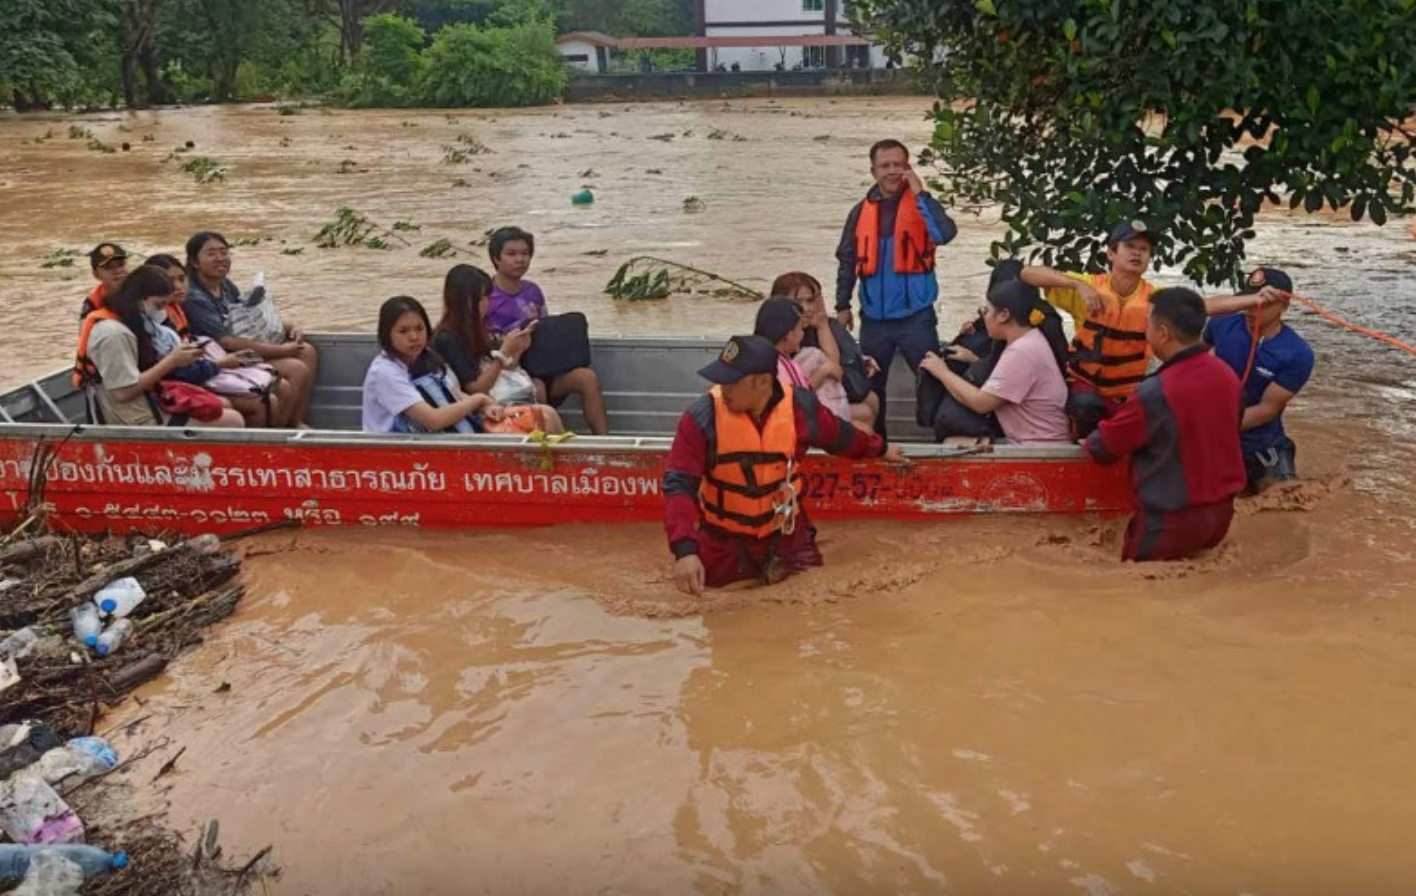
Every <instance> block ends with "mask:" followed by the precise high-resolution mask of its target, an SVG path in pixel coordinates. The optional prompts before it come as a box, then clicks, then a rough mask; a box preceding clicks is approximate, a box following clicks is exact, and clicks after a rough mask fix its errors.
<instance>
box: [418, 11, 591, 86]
mask: <svg viewBox="0 0 1416 896" xmlns="http://www.w3.org/2000/svg"><path fill="white" fill-rule="evenodd" d="M568 80H569V72H568V71H567V69H566V66H565V64H564V62H563V61H562V60H561V56H560V54H559V53H558V52H557V51H556V45H555V27H554V25H552V24H551V22H550V21H547V20H540V19H533V20H529V21H524V22H520V23H517V24H514V25H509V26H506V27H499V28H498V27H486V28H479V27H477V26H475V25H467V24H455V25H448V26H445V27H444V28H443V29H442V30H440V31H439V32H438V33H437V34H436V35H435V36H434V38H433V43H432V46H430V47H429V48H428V49H427V50H426V51H424V53H423V73H422V79H421V82H420V84H419V87H420V89H419V98H420V99H421V100H422V102H423V103H424V104H426V105H429V106H440V107H455V106H539V105H545V104H547V103H550V102H552V101H554V100H555V99H556V98H557V97H559V96H560V95H561V93H562V92H563V91H564V90H565V86H566V83H567V81H568Z"/></svg>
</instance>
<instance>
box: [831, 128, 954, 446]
mask: <svg viewBox="0 0 1416 896" xmlns="http://www.w3.org/2000/svg"><path fill="white" fill-rule="evenodd" d="M870 173H871V175H872V176H873V177H874V178H875V186H873V187H871V188H870V192H869V193H867V194H866V197H865V199H864V200H863V201H862V202H860V203H859V204H858V205H856V207H855V208H853V209H851V213H850V216H849V217H848V218H846V226H845V229H844V230H843V231H842V233H841V243H840V245H839V246H837V247H836V261H837V262H838V267H837V271H836V318H837V319H838V320H839V321H840V322H841V323H842V324H844V325H845V327H846V328H847V329H853V328H854V327H855V315H854V314H853V313H852V312H851V293H852V292H854V291H855V288H856V283H857V282H859V284H860V318H861V323H860V348H861V352H862V353H863V354H865V356H866V357H868V358H874V359H875V361H876V363H877V364H879V365H880V370H879V372H878V373H876V374H875V376H874V377H873V382H872V385H873V387H874V391H875V394H876V395H877V396H879V398H880V413H879V415H878V416H877V417H876V418H875V429H876V431H877V432H880V433H882V434H883V433H884V432H885V386H886V383H887V382H888V381H889V378H890V364H891V363H892V362H893V361H894V360H895V352H896V351H899V352H900V353H901V354H903V355H904V356H905V361H906V362H907V363H908V364H909V365H910V369H911V370H913V371H918V370H919V363H920V362H921V361H923V360H924V356H925V355H926V354H928V353H929V352H937V351H938V350H939V317H938V315H936V314H935V312H934V303H935V302H936V301H938V299H939V281H938V279H937V278H936V277H935V275H934V256H935V251H936V250H937V249H938V248H939V247H940V246H943V245H945V244H946V243H948V242H949V241H950V240H952V239H953V238H954V237H955V235H957V234H958V232H959V228H958V227H957V226H956V225H955V224H954V221H953V220H952V219H951V218H950V217H949V215H948V213H947V212H945V211H944V206H942V205H940V204H939V200H937V199H935V198H934V197H933V196H931V195H930V194H929V192H928V191H927V190H926V189H925V187H924V182H923V181H921V180H920V178H919V175H918V174H916V173H915V172H914V169H913V168H911V167H910V151H909V150H908V149H907V148H906V147H905V145H904V144H903V143H901V142H900V141H898V140H881V141H880V142H879V143H876V144H875V145H874V146H872V147H871V148H870Z"/></svg>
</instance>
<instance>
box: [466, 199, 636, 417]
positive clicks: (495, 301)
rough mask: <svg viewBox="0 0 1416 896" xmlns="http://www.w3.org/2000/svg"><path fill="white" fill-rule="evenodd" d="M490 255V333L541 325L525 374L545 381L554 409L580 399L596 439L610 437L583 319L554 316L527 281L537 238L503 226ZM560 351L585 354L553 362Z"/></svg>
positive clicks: (542, 295)
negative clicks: (570, 360)
mask: <svg viewBox="0 0 1416 896" xmlns="http://www.w3.org/2000/svg"><path fill="white" fill-rule="evenodd" d="M487 251H488V254H490V255H491V259H492V268H493V270H494V271H495V276H494V277H493V278H492V293H491V302H490V305H489V307H488V311H487V328H488V329H489V330H490V331H491V333H492V335H494V336H497V337H502V336H505V335H507V334H508V333H511V332H513V331H515V330H520V329H523V328H525V327H527V326H528V325H529V324H531V323H532V322H533V321H536V322H538V323H537V333H536V335H534V336H533V337H532V345H533V347H534V348H535V349H536V350H537V351H535V352H533V353H532V354H531V355H529V356H528V359H527V360H528V364H527V370H528V371H529V372H530V373H531V374H532V376H535V377H536V378H537V379H539V380H541V381H542V382H543V384H544V385H543V389H542V392H543V394H545V396H546V397H547V399H548V400H549V401H550V403H551V405H553V406H559V405H560V403H561V401H562V400H564V399H565V398H566V397H567V396H570V395H579V396H580V410H581V413H582V414H584V416H585V425H586V426H588V427H590V432H591V433H593V434H594V435H597V436H604V435H609V433H610V419H609V416H608V415H607V414H606V413H605V396H604V393H603V391H602V390H601V389H600V378H599V376H598V375H596V373H595V371H594V370H591V369H590V366H589V358H590V343H589V337H588V336H587V335H586V326H585V316H584V315H582V314H563V315H557V316H555V317H552V316H550V315H549V314H548V313H547V310H546V296H545V293H543V292H541V287H539V286H537V285H536V284H535V283H534V282H532V281H530V280H527V279H526V273H527V271H529V270H530V269H531V259H532V258H533V257H534V256H535V254H536V238H535V237H534V236H532V235H531V234H530V233H527V232H526V231H524V230H522V229H521V228H519V227H503V228H501V229H500V230H497V231H496V232H495V233H493V234H492V237H491V241H490V243H489V244H488V246H487ZM548 349H549V351H548ZM562 352H564V353H565V354H567V355H572V356H575V355H583V357H584V362H583V363H581V364H578V365H573V364H567V363H565V361H564V359H563V358H557V357H555V356H556V355H557V354H561V353H562Z"/></svg>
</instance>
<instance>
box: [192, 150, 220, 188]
mask: <svg viewBox="0 0 1416 896" xmlns="http://www.w3.org/2000/svg"><path fill="white" fill-rule="evenodd" d="M182 170H183V171H184V172H186V173H187V174H190V175H192V177H193V179H195V180H196V182H197V183H199V184H210V183H215V182H217V181H221V180H226V169H225V168H223V167H222V166H221V164H220V163H219V162H217V161H216V160H215V159H213V158H209V157H208V156H194V157H193V158H191V159H188V160H187V162H186V163H185V164H183V165H182Z"/></svg>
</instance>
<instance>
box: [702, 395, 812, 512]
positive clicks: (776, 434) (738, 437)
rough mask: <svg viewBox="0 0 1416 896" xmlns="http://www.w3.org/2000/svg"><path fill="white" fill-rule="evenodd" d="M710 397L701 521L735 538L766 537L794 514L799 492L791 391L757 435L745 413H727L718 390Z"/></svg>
mask: <svg viewBox="0 0 1416 896" xmlns="http://www.w3.org/2000/svg"><path fill="white" fill-rule="evenodd" d="M710 394H711V395H712V396H713V426H714V430H715V432H716V433H717V445H716V448H715V450H714V453H713V456H712V457H709V458H708V471H707V473H706V474H705V475H704V477H703V480H702V482H701V483H700V484H699V486H698V498H699V506H700V507H701V509H702V511H703V521H704V522H705V523H706V524H708V525H710V526H716V527H717V528H719V529H722V530H724V531H727V532H732V533H736V534H738V535H746V536H748V537H750V538H767V537H768V536H770V535H773V534H775V533H777V532H779V531H781V530H782V528H783V526H784V525H786V524H787V522H788V520H789V519H791V517H792V516H793V515H794V513H795V510H796V496H797V494H798V493H799V492H800V490H801V474H800V473H798V472H796V470H795V466H796V464H795V461H794V458H795V457H796V445H797V438H796V416H795V410H794V407H795V405H794V402H793V400H792V393H791V392H790V391H788V392H787V394H786V395H785V396H784V397H783V398H782V400H781V401H779V402H777V405H776V407H774V408H772V410H771V412H770V413H769V414H768V415H767V419H766V420H764V421H763V422H762V429H761V430H760V431H759V430H758V428H757V424H755V423H754V422H753V420H752V418H751V417H749V416H748V415H747V414H738V413H734V412H732V411H730V410H728V406H727V404H725V403H724V401H723V392H722V390H721V389H720V388H718V387H717V386H714V387H713V388H712V390H711V392H710Z"/></svg>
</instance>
